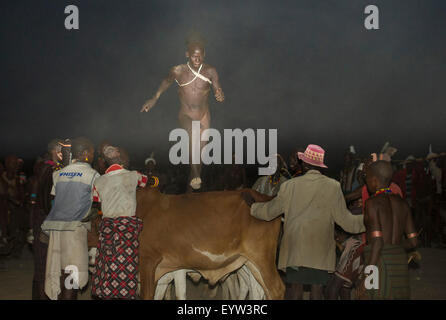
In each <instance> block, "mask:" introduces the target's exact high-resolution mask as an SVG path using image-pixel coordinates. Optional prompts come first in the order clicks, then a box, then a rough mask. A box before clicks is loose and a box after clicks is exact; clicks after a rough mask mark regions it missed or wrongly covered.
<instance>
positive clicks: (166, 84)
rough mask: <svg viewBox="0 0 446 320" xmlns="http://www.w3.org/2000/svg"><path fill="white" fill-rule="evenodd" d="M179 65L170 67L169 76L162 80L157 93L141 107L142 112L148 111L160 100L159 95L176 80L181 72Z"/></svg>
mask: <svg viewBox="0 0 446 320" xmlns="http://www.w3.org/2000/svg"><path fill="white" fill-rule="evenodd" d="M178 68H179V66H175V67H173V68H172V69H170V71H169V74H168V75H167V77H166V78H165V79H164V80H163V81H162V82H161V84H160V86H159V88H158V90H157V91H156V93H155V95H154V96H153V97H152V98H150V99H149V100H147V101H146V103H144V105H143V106H142V108H141V112H147V111H149V110H150V109H152V108H153V107H154V106H155V104H156V102H157V101H158V99H159V97H160V96H161V95H162V94H163V93H164V91H166V90H167V89H168V88H169V87H170V85H171V84H172V83H173V82H174V81H175V79H176V76H177V74H178V72H179V70H178Z"/></svg>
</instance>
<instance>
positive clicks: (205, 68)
mask: <svg viewBox="0 0 446 320" xmlns="http://www.w3.org/2000/svg"><path fill="white" fill-rule="evenodd" d="M202 72H204V73H206V74H208V75H210V76H213V75H216V74H217V69H215V67H213V66H211V65H209V64H205V63H204V64H203V68H202Z"/></svg>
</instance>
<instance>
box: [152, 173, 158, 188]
mask: <svg viewBox="0 0 446 320" xmlns="http://www.w3.org/2000/svg"><path fill="white" fill-rule="evenodd" d="M152 178H153V180H155V182H154V183H153V185H151V186H150V187H152V188H156V187H158V185H159V184H160V179H158V177H155V176H152Z"/></svg>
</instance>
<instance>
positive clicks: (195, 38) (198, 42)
mask: <svg viewBox="0 0 446 320" xmlns="http://www.w3.org/2000/svg"><path fill="white" fill-rule="evenodd" d="M205 46H206V40H205V38H204V37H203V36H202V35H201V34H200V33H199V32H196V31H192V32H189V34H188V36H187V37H186V47H187V50H191V49H192V48H194V47H198V48H200V49H202V50H203V51H204V47H205Z"/></svg>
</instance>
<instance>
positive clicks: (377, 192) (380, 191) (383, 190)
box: [373, 188, 392, 196]
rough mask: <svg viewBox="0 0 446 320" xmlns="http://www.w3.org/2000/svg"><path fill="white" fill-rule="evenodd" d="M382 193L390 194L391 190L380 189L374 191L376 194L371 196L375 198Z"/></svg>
mask: <svg viewBox="0 0 446 320" xmlns="http://www.w3.org/2000/svg"><path fill="white" fill-rule="evenodd" d="M382 193H392V190H390V188H382V189H379V190H376V192H375V194H374V195H373V196H377V195H379V194H382Z"/></svg>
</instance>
